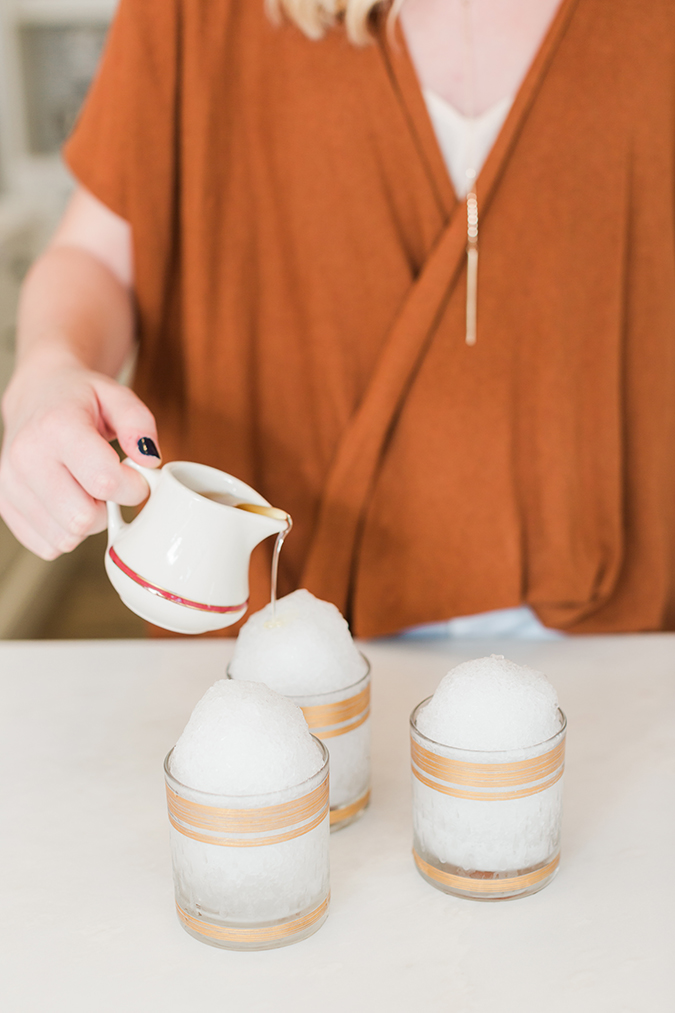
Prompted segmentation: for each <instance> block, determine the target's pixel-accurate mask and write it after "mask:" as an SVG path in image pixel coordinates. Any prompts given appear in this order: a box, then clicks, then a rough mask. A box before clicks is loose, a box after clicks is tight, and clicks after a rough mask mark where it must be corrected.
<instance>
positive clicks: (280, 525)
mask: <svg viewBox="0 0 675 1013" xmlns="http://www.w3.org/2000/svg"><path fill="white" fill-rule="evenodd" d="M237 510H242V511H244V512H245V513H247V514H251V515H252V516H251V518H250V524H249V532H250V534H251V536H252V537H253V538H254V539H255V540H254V541H253V543H252V544H253V545H257V544H258V543H259V542H262V541H264V539H265V538H269V536H270V535H280V534H281V533H282V531H289V530H290V528H291V527H292V525H293V522H292V520H291V515H290V514H288V513H286V511H285V510H280V509H279V508H278V507H273V506H267V505H264V504H262V503H237ZM254 518H255V519H254Z"/></svg>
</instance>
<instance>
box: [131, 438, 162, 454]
mask: <svg viewBox="0 0 675 1013" xmlns="http://www.w3.org/2000/svg"><path fill="white" fill-rule="evenodd" d="M136 446H137V447H138V449H139V450H140V452H141V453H142V454H145V456H146V457H157V458H159V451H158V450H157V447H156V446H155V442H154V440H151V439H150V437H149V436H141V438H140V440H139V441H138V443H137V444H136Z"/></svg>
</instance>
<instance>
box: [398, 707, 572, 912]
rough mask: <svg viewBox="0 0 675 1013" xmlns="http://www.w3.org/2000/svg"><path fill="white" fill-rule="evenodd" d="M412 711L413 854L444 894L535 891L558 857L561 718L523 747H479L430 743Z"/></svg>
mask: <svg viewBox="0 0 675 1013" xmlns="http://www.w3.org/2000/svg"><path fill="white" fill-rule="evenodd" d="M428 702H429V700H423V701H422V703H421V704H419V706H418V707H416V708H415V710H414V711H413V712H412V715H411V718H410V729H411V759H412V785H413V856H414V859H415V864H416V865H417V869H418V871H419V872H420V874H421V875H422V876H423V877H424V879H426V880H427V882H429V883H431V885H432V886H435V887H436V888H437V889H439V890H443V891H445V893H452V894H457V895H458V896H461V897H470V898H472V899H473V900H503V899H506V898H510V897H524V896H527V895H528V894H531V893H536V892H537V890H541V889H542V888H543V887H544V886H546V885H547V883H549V882H550V881H551V879H552V878H553V876H554V875H555V873H556V871H557V868H558V862H559V858H560V823H561V816H562V783H563V782H562V778H563V770H564V764H565V734H566V730H567V719H566V718H565V715H564V714H563V713H562V711H560V712H559V713H560V721H561V726H560V731H559V732H558V733H557V734H556V735H554V736H553V738H551V739H548V740H547V741H546V742H541V743H539V744H538V745H535V746H531V747H529V748H527V749H511V750H504V751H491V752H490V751H480V750H467V749H456V748H453V747H451V746H446V745H443V744H442V743H439V742H434V741H433V740H432V739H428V738H427V737H426V736H425V735H422V733H421V732H420V731H418V729H417V716H418V714H419V713H420V711H421V710H422V709H423V708H424V707H425V706H426V705H427V703H428Z"/></svg>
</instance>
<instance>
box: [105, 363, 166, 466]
mask: <svg viewBox="0 0 675 1013" xmlns="http://www.w3.org/2000/svg"><path fill="white" fill-rule="evenodd" d="M96 395H97V397H98V402H99V407H100V410H101V416H102V419H103V421H104V423H105V425H106V426H107V428H108V429H109V430H110V432H111V433H112V434H113V435H114V436H115V438H116V439H117V442H118V443H119V445H120V447H121V448H122V450H123V451H124V453H125V454H126V455H127V457H130V458H131V459H132V461H135V462H136V463H137V464H142V465H144V466H145V467H146V468H158V467H159V466H160V465H161V463H162V455H161V452H160V449H159V439H158V436H157V425H156V423H155V418H154V415H153V414H152V412H151V411H150V409H149V408H147V407H146V405H144V404H143V402H142V401H141V399H140V398H139V397H137V396H136V394H134V392H133V391H132V390H129V388H128V387H123V386H121V384H118V383H115V382H114V381H113V382H104V383H101V384H96Z"/></svg>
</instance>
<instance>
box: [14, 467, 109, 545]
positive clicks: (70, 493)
mask: <svg viewBox="0 0 675 1013" xmlns="http://www.w3.org/2000/svg"><path fill="white" fill-rule="evenodd" d="M36 474H37V475H38V476H39V482H38V484H37V486H36V487H35V486H34V487H33V488H30V487H28V486H27V485H26V483H25V482H22V481H21V480H20V479H17V478H16V477H15V476H14V475H12V474H11V473H9V474H8V473H7V471H5V475H4V481H3V491H4V500H5V502H8V503H9V505H10V506H11V507H12V508H13V509H14V510H16V511H17V512H18V513H19V514H20V515H21V516H22V517H23V518H24V519H25V520H26V522H27V524H28V525H29V526H30V527H31V528H32V529H33V531H35V532H36V534H37V535H39V537H40V538H42V539H43V540H44V541H46V542H47V544H48V545H49V546H51V547H52V548H53V549H54V550H55V551H56V553H60V552H71V551H72V550H73V549H74V548H75V547H76V546H77V545H79V544H80V542H81V541H83V540H84V539H85V538H86V537H87V535H91V534H95V533H96V532H97V531H103V530H104V529H105V527H106V520H107V518H106V509H105V507H104V505H103V504H102V503H99V502H97V501H96V500H94V499H93V498H92V497H91V496H88V495H87V494H86V493H85V492H84V490H83V489H82V488H81V487H80V485H79V484H78V483H77V482H76V481H75V480H74V479H73V477H72V475H70V474H69V472H68V471H67V470H66V468H65V467H64V466H63V465H61V464H58V463H55V462H52V461H46V462H44V463H43V464H42V466H41V467H40V468H39V469H36Z"/></svg>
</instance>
